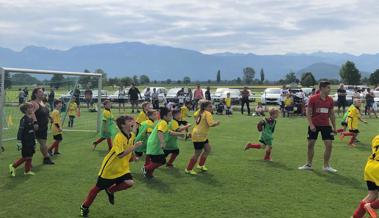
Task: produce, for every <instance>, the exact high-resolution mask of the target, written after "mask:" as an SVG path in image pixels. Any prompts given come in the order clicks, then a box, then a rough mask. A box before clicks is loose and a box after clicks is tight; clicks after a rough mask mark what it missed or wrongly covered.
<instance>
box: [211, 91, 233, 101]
mask: <svg viewBox="0 0 379 218" xmlns="http://www.w3.org/2000/svg"><path fill="white" fill-rule="evenodd" d="M225 91H229V88H217V89H216V91H215V92H214V93H213V94H212V95H211V98H212V101H213V102H220V100H221V99H222V98H223V97H222V96H223V95H224V92H225Z"/></svg>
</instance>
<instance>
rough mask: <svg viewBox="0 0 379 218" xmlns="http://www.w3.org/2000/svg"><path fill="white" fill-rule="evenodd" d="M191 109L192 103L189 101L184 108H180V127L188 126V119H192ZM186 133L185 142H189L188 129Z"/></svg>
mask: <svg viewBox="0 0 379 218" xmlns="http://www.w3.org/2000/svg"><path fill="white" fill-rule="evenodd" d="M190 108H191V102H189V101H187V102H186V103H185V104H184V105H183V106H182V107H180V114H181V116H180V120H179V126H181V125H183V126H186V125H187V124H188V121H187V119H186V118H188V117H191V116H190V115H188V113H189V110H190ZM185 131H186V133H187V134H186V137H185V140H187V139H188V138H189V137H190V135H189V134H188V129H185Z"/></svg>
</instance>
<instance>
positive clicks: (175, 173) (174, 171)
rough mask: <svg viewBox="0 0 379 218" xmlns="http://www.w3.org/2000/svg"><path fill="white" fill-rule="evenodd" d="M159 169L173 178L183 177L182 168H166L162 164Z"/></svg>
mask: <svg viewBox="0 0 379 218" xmlns="http://www.w3.org/2000/svg"><path fill="white" fill-rule="evenodd" d="M159 171H160V172H162V173H164V174H167V175H169V176H172V177H175V178H182V177H184V170H182V169H179V168H175V167H174V168H168V167H165V166H162V167H160V168H159Z"/></svg>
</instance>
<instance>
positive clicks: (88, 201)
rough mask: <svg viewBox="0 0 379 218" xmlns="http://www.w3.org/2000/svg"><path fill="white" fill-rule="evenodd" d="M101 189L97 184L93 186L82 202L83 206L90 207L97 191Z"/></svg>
mask: <svg viewBox="0 0 379 218" xmlns="http://www.w3.org/2000/svg"><path fill="white" fill-rule="evenodd" d="M100 191H101V190H100V188H98V187H97V186H94V187H93V188H92V189H91V190H90V191H89V193H88V196H87V198H86V199H85V200H84V202H83V206H84V207H87V208H88V207H90V206H91V204H92V202H93V201H94V200H95V198H96V195H97V193H99V192H100Z"/></svg>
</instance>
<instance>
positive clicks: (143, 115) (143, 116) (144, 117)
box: [136, 111, 149, 124]
mask: <svg viewBox="0 0 379 218" xmlns="http://www.w3.org/2000/svg"><path fill="white" fill-rule="evenodd" d="M148 119H149V117H148V116H147V114H146V113H145V111H141V113H139V114H138V116H137V117H136V122H137V123H138V124H141V123H142V122H143V121H146V120H148Z"/></svg>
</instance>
